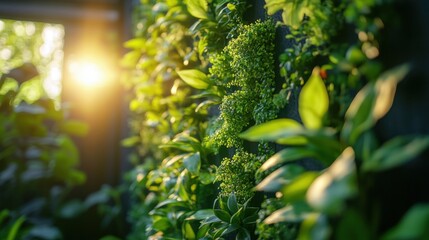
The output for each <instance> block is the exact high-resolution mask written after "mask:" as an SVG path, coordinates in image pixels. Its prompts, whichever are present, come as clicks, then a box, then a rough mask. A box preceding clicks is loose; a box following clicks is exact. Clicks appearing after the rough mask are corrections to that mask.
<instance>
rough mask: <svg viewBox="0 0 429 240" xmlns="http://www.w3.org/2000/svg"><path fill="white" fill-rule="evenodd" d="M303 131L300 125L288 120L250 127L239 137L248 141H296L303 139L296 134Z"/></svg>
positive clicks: (272, 121) (276, 120)
mask: <svg viewBox="0 0 429 240" xmlns="http://www.w3.org/2000/svg"><path fill="white" fill-rule="evenodd" d="M303 130H304V128H303V127H302V125H301V124H300V123H299V122H297V121H295V120H293V119H288V118H282V119H275V120H271V121H268V122H265V123H262V124H259V125H256V126H253V127H251V128H250V129H248V130H246V131H245V132H243V133H241V134H240V135H239V136H240V137H241V138H244V139H246V140H249V141H277V140H279V139H288V138H295V139H296V138H298V139H297V140H298V141H301V140H303V141H304V142H305V139H303V138H300V137H299V136H297V135H298V133H301V132H302V131H303Z"/></svg>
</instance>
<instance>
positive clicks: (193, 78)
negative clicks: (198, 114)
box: [177, 69, 209, 89]
mask: <svg viewBox="0 0 429 240" xmlns="http://www.w3.org/2000/svg"><path fill="white" fill-rule="evenodd" d="M177 74H179V77H180V78H181V79H182V80H183V81H184V82H186V83H187V84H189V85H190V86H191V87H194V88H196V89H206V88H207V87H208V86H209V80H208V77H207V75H206V74H205V73H203V72H201V71H199V70H196V69H188V70H181V71H178V72H177Z"/></svg>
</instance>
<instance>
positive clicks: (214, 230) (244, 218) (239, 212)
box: [188, 193, 258, 239]
mask: <svg viewBox="0 0 429 240" xmlns="http://www.w3.org/2000/svg"><path fill="white" fill-rule="evenodd" d="M249 202H250V199H249V200H247V201H246V202H245V203H244V204H240V203H238V201H237V199H236V196H235V194H234V193H231V194H229V195H227V196H220V197H218V198H217V199H216V200H215V202H214V205H213V212H210V211H208V210H199V211H197V212H196V213H195V214H194V215H192V216H191V217H190V218H188V220H194V219H198V220H202V221H201V227H200V230H199V231H198V233H197V235H198V236H199V239H201V238H202V237H204V238H206V239H219V238H222V237H226V238H234V237H235V239H252V235H253V234H252V232H250V231H249V226H252V225H254V223H255V221H256V220H257V219H258V208H257V207H250V206H249ZM202 212H204V213H207V214H202ZM196 216H198V217H196ZM203 217H204V218H203Z"/></svg>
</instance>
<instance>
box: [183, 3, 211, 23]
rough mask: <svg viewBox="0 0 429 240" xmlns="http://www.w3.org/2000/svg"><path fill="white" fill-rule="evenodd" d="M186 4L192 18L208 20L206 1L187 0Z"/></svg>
mask: <svg viewBox="0 0 429 240" xmlns="http://www.w3.org/2000/svg"><path fill="white" fill-rule="evenodd" d="M186 3H187V4H186V6H187V7H188V11H189V13H190V14H191V15H192V16H194V17H196V18H202V19H208V15H207V10H208V4H207V1H206V0H187V1H186Z"/></svg>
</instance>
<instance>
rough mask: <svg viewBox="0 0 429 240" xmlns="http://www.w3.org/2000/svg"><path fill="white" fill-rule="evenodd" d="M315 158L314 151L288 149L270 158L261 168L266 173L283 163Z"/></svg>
mask: <svg viewBox="0 0 429 240" xmlns="http://www.w3.org/2000/svg"><path fill="white" fill-rule="evenodd" d="M309 157H314V151H312V150H309V149H307V148H292V147H290V148H286V149H283V150H281V151H280V152H278V153H276V154H275V155H273V156H272V157H270V158H269V159H268V160H267V161H266V162H265V163H264V164H263V165H262V166H261V168H260V170H262V171H265V170H267V169H269V168H272V167H274V166H276V165H278V164H281V163H287V162H292V161H296V160H299V159H303V158H309Z"/></svg>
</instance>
